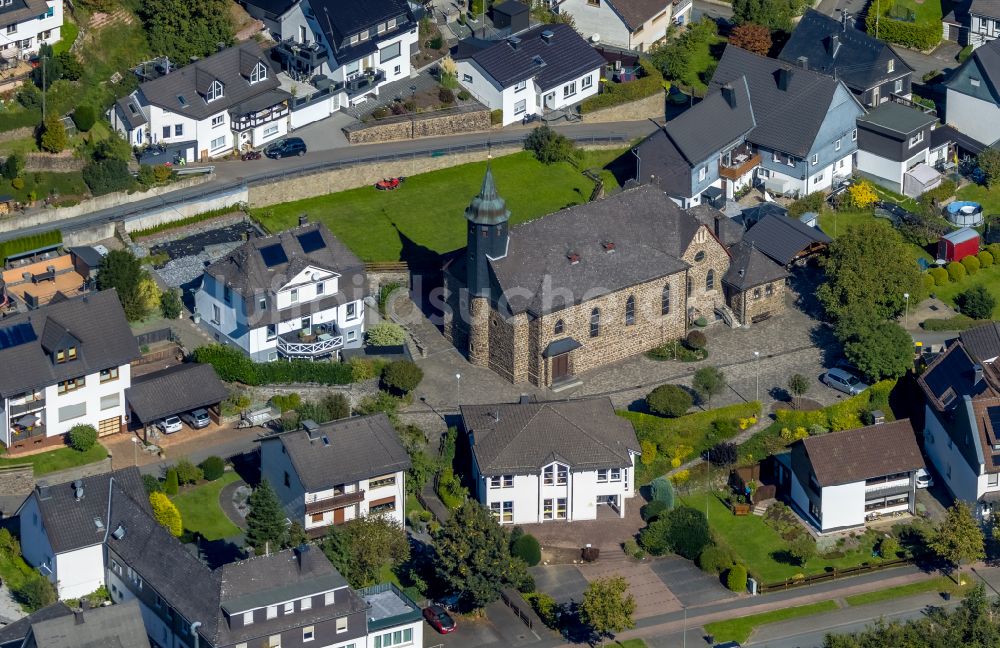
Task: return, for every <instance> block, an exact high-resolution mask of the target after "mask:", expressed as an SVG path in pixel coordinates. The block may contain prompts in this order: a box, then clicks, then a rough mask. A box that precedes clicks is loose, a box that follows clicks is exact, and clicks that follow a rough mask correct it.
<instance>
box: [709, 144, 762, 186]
mask: <svg viewBox="0 0 1000 648" xmlns="http://www.w3.org/2000/svg"><path fill="white" fill-rule="evenodd" d="M757 166H760V153H757V152H756V151H754V150H753V149H751V148H750V147H749V146H740V147H737V148H735V149H733V150H732V151H729V152H728V153H725V154H723V155H721V156H720V157H719V175H720V176H722V177H723V178H726V179H727V180H734V181H735V180H739V179H740V178H742V177H743V176H745V175H746V174H748V173H750V172H751V171H753V170H754V168H755V167H757Z"/></svg>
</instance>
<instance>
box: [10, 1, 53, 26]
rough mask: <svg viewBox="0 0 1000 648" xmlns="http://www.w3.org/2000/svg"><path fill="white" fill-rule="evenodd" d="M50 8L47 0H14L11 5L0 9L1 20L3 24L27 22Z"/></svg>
mask: <svg viewBox="0 0 1000 648" xmlns="http://www.w3.org/2000/svg"><path fill="white" fill-rule="evenodd" d="M47 10H48V4H47V3H46V2H45V0H13V2H12V3H10V4H9V5H6V4H5V5H4V7H3V8H2V9H0V21H3V24H5V25H10V24H12V23H19V22H25V21H28V20H34V19H36V18H38V16H40V15H42V14H43V13H45V12H46V11H47Z"/></svg>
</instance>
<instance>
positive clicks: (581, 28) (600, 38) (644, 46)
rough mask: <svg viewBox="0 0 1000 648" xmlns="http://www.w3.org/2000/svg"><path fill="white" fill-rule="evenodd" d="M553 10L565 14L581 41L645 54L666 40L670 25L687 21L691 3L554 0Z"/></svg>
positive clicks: (681, 1)
mask: <svg viewBox="0 0 1000 648" xmlns="http://www.w3.org/2000/svg"><path fill="white" fill-rule="evenodd" d="M552 5H553V9H554V10H555V11H556V12H557V13H560V14H569V15H570V16H572V18H573V25H574V26H575V27H576V30H577V31H578V32H580V33H581V34H582V35H583V37H584V38H586V39H589V40H592V41H594V42H595V43H596V42H601V43H607V44H608V45H613V46H615V47H622V48H625V49H630V50H636V51H639V52H646V51H649V48H651V47H652V46H653V45H655V44H656V43H659V42H660V41H662V40H663V39H665V38H666V37H667V29H668V28H669V27H670V26H671V25H674V24H676V25H686V24H687V23H689V22H691V11H692V7H693V6H694V4H693V2H692V1H691V0H678V1H676V2H675V1H674V0H556V1H555V2H552Z"/></svg>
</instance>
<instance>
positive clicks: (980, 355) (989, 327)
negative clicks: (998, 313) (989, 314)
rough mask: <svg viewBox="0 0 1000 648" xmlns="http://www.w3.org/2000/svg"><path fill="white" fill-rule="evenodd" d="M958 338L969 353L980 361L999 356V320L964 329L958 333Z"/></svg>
mask: <svg viewBox="0 0 1000 648" xmlns="http://www.w3.org/2000/svg"><path fill="white" fill-rule="evenodd" d="M958 339H960V340H961V341H962V344H963V345H964V346H965V350H966V351H968V352H969V355H971V356H972V357H973V358H975V359H976V360H978V361H980V362H986V361H989V360H992V359H993V358H996V357H997V356H1000V322H989V323H987V324H980V325H979V326H976V327H975V328H970V329H966V330H965V331H962V332H961V333H960V334H959V336H958Z"/></svg>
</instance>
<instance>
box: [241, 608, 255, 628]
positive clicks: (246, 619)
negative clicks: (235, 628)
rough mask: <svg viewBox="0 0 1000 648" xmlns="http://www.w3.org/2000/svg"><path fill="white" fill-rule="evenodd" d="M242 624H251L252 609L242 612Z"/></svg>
mask: <svg viewBox="0 0 1000 648" xmlns="http://www.w3.org/2000/svg"><path fill="white" fill-rule="evenodd" d="M243 625H245V626H248V625H253V610H250V611H249V612H244V613H243Z"/></svg>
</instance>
